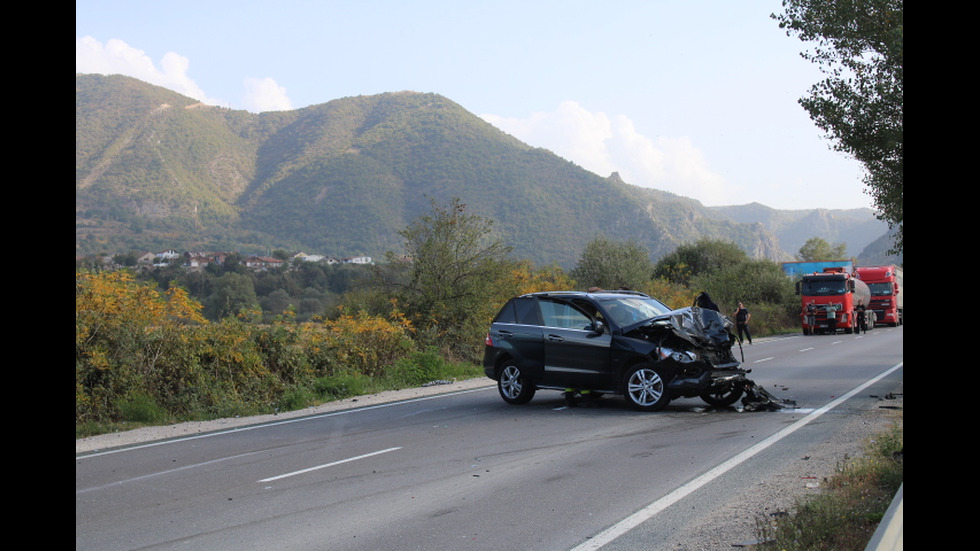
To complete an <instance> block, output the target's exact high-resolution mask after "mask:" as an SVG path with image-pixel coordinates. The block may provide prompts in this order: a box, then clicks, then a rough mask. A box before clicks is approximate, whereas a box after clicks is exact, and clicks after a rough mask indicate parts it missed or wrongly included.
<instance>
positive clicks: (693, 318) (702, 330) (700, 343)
mask: <svg viewBox="0 0 980 551" xmlns="http://www.w3.org/2000/svg"><path fill="white" fill-rule="evenodd" d="M644 325H645V326H647V327H653V328H660V329H668V328H669V330H671V331H673V333H674V334H675V335H677V336H678V337H680V338H682V339H684V340H686V341H688V342H690V343H691V344H693V345H695V346H697V347H699V348H728V347H730V346H731V329H732V327H734V324H733V323H732V321H731V320H730V319H728V318H727V317H726V316H724V315H722V314H721V313H719V312H716V311H715V310H708V309H706V308H699V307H697V306H689V307H687V308H680V309H678V310H672V311H670V312H668V313H666V314H664V315H662V316H657V317H655V318H651V319H650V320H648V321H647V322H645V323H644Z"/></svg>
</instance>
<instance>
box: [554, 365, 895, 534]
mask: <svg viewBox="0 0 980 551" xmlns="http://www.w3.org/2000/svg"><path fill="white" fill-rule="evenodd" d="M903 364H904V362H899V363H898V364H897V365H895V366H893V367H891V368H889V369H888V370H886V371H884V372H883V373H881V374H880V375H878V376H876V377H875V378H873V379H870V380H868V381H866V382H864V383H863V384H861V385H860V386H858V387H856V388H854V389H852V390H851V391H850V392H848V393H847V394H844V395H843V396H841V397H839V398H837V399H836V400H834V401H832V402H830V403H829V404H827V405H825V406H823V407H821V408H819V409H817V410H815V411H814V412H813V413H811V414H809V415H807V416H806V417H804V418H802V419H800V420H799V421H797V422H795V423H793V424H792V425H790V426H788V427H786V428H784V429H783V430H781V431H779V432H777V433H776V434H773V435H772V436H770V437H769V438H766V439H765V440H763V441H762V442H759V443H758V444H756V445H754V446H752V447H751V448H748V449H747V450H745V451H743V452H741V453H739V454H737V455H735V456H734V457H732V458H731V459H729V460H727V461H724V462H722V463H721V464H720V465H718V466H716V467H714V468H713V469H710V470H709V471H708V472H706V473H704V474H702V475H701V476H699V477H697V478H695V479H694V480H691V481H690V482H688V483H687V484H684V485H683V486H681V487H680V488H677V489H676V490H674V491H673V492H671V493H669V494H667V495H666V496H664V497H662V498H660V499H658V500H657V501H654V502H653V503H651V504H649V505H647V506H646V507H644V508H642V509H640V510H639V511H637V512H636V513H633V514H632V515H630V516H628V517H626V518H625V519H623V520H621V521H619V522H618V523H616V524H614V525H612V526H610V527H609V528H606V529H605V530H603V531H602V532H599V533H598V534H596V535H595V536H593V537H592V538H590V539H589V541H586V542H584V543H582V544H581V545H579V546H577V547H573V548H572V549H571V551H595V550H596V549H600V548H602V547H604V546H605V545H606V544H608V543H609V542H611V541H613V540H615V539H616V538H618V537H620V536H622V535H623V534H625V533H627V532H629V531H630V530H632V529H633V528H636V527H637V526H639V525H641V524H643V523H644V522H646V521H648V520H650V519H651V518H653V517H654V516H656V515H657V514H658V513H660V512H661V511H663V510H664V509H666V508H667V507H670V506H671V505H673V504H674V503H677V502H678V501H680V500H681V499H683V498H685V497H687V496H688V495H690V494H692V493H694V491H695V490H697V489H699V488H701V487H702V486H704V485H705V484H707V483H709V482H711V481H712V480H714V479H716V478H718V477H719V476H721V475H723V474H725V473H726V472H728V471H730V470H731V469H733V468H735V467H736V466H737V465H739V464H741V463H744V462H745V461H747V460H749V459H750V458H752V457H753V456H755V455H756V454H758V453H760V452H762V451H763V450H765V449H766V448H768V447H769V446H771V445H773V444H775V443H776V442H779V441H780V440H782V439H783V438H786V437H787V436H789V435H790V434H792V433H794V432H796V431H797V430H799V429H801V428H803V426H805V425H807V424H809V423H810V422H811V421H814V420H815V419H817V418H818V417H820V416H821V415H823V414H824V413H827V412H828V411H830V410H831V409H833V408H835V407H837V406H839V405H840V404H842V403H844V401H846V400H848V399H849V398H851V397H852V396H854V395H855V394H857V393H858V392H861V391H862V390H864V389H865V388H867V387H869V386H871V385H872V384H874V383H876V382H878V381H879V380H881V379H882V378H884V377H885V376H887V375H888V374H889V373H891V372H893V371H895V370H896V369H899V368H900V367H902V365H903Z"/></svg>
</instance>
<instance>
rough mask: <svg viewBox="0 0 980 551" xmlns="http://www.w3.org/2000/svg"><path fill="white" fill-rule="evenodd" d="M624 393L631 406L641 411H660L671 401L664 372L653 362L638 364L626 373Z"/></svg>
mask: <svg viewBox="0 0 980 551" xmlns="http://www.w3.org/2000/svg"><path fill="white" fill-rule="evenodd" d="M623 395H624V396H625V397H626V402H627V403H629V405H630V407H632V408H634V409H638V410H640V411H659V410H661V409H663V408H664V407H665V406H666V405H667V403H668V402H670V397H669V396H668V395H667V383H666V381H664V378H663V374H662V373H661V372H660V369H658V368H657V367H654V364H652V363H641V364H637V365H635V366H633V367H632V368H631V369H630V370H629V371H628V372H627V373H626V378H625V379H624V380H623Z"/></svg>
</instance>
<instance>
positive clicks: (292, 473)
mask: <svg viewBox="0 0 980 551" xmlns="http://www.w3.org/2000/svg"><path fill="white" fill-rule="evenodd" d="M400 449H402V448H401V446H398V447H397V448H388V449H387V450H378V451H376V452H371V453H366V454H364V455H358V456H357V457H348V458H347V459H341V460H339V461H334V462H332V463H324V464H323V465H317V466H316V467H310V468H308V469H302V470H299V471H293V472H291V473H283V474H280V475H276V476H270V477H269V478H263V479H262V480H260V481H259V482H272V481H273V480H281V479H283V478H288V477H290V476H296V475H298V474H304V473H308V472H311V471H317V470H320V469H326V468H327V467H333V466H335V465H340V464H342V463H350V462H351V461H357V460H358V459H365V458H367V457H374V456H375V455H381V454H383V453H388V452H393V451H395V450H400Z"/></svg>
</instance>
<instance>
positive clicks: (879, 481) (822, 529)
mask: <svg viewBox="0 0 980 551" xmlns="http://www.w3.org/2000/svg"><path fill="white" fill-rule="evenodd" d="M866 450H867V452H866V454H865V455H864V456H862V457H860V458H853V459H848V460H847V461H845V462H844V464H842V465H840V466H839V468H838V472H837V473H836V474H835V475H834V476H833V477H832V478H831V479H830V480H829V481H828V483H827V485H826V486H825V489H824V491H823V492H821V493H820V494H817V495H813V496H806V498H804V499H800V500H797V502H796V505H795V506H794V509H793V510H792V512H791V513H790V514H789V515H788V516H786V517H784V518H781V519H779V520H778V521H777V522H775V523H772V522H770V519H768V518H759V519H757V522H756V527H757V528H756V531H757V535H758V537H759V540H760V541H762V542H763V543H761V544H759V546H758V547H757V548H758V549H760V550H761V551H770V550H773V551H849V550H854V551H863V550H864V549H865V547H866V546H867V544H868V541H869V540H870V539H871V536H872V535H873V534H874V532H875V530H876V529H877V528H878V524H879V523H880V522H881V520H882V518H883V517H884V514H885V511H887V509H888V506H889V505H890V504H891V502H892V499H893V498H894V497H895V494H896V492H898V489H899V487H900V486H901V485H902V482H903V478H904V461H903V454H904V437H903V429H902V423H901V421H898V422H896V423H895V425H893V426H892V427H891V428H890V430H889V431H888V432H885V433H883V434H879V435H876V436H875V437H874V438H872V439H871V440H869V441H868V442H867V444H866Z"/></svg>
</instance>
